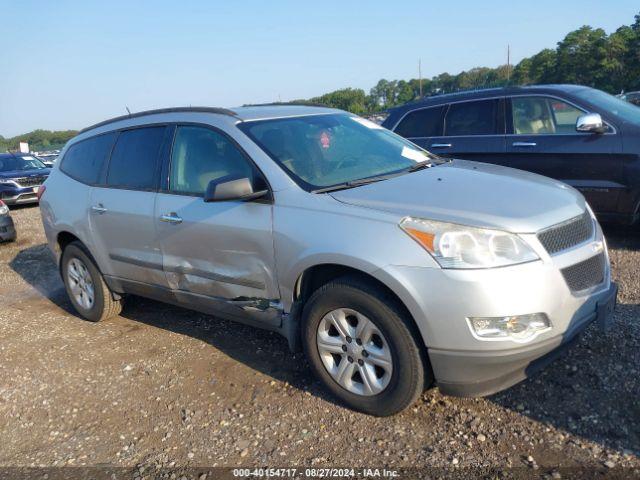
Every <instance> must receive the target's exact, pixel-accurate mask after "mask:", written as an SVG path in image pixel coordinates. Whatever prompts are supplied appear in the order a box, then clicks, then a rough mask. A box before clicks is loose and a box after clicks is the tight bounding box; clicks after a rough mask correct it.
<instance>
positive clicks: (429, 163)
mask: <svg viewBox="0 0 640 480" xmlns="http://www.w3.org/2000/svg"><path fill="white" fill-rule="evenodd" d="M431 167H433V162H432V161H431V160H422V161H421V162H418V163H416V164H415V165H412V166H410V167H409V168H407V172H417V171H418V170H422V169H423V168H431Z"/></svg>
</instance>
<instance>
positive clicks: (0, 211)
mask: <svg viewBox="0 0 640 480" xmlns="http://www.w3.org/2000/svg"><path fill="white" fill-rule="evenodd" d="M7 213H9V207H7V206H6V205H5V204H4V202H3V201H2V200H0V215H6V214H7Z"/></svg>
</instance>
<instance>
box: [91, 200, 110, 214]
mask: <svg viewBox="0 0 640 480" xmlns="http://www.w3.org/2000/svg"><path fill="white" fill-rule="evenodd" d="M91 210H93V211H94V212H96V213H97V214H99V215H102V214H103V213H105V212H106V211H107V209H106V208H104V207H103V206H102V204H101V203H99V204H98V205H94V206H93V207H91Z"/></svg>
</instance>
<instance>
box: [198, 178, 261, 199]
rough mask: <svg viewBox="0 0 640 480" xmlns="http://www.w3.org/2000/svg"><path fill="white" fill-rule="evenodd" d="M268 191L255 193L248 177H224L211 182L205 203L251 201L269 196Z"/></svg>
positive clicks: (205, 196) (205, 195)
mask: <svg viewBox="0 0 640 480" xmlns="http://www.w3.org/2000/svg"><path fill="white" fill-rule="evenodd" d="M267 193H268V190H259V191H257V192H256V191H254V190H253V185H252V184H251V180H249V179H248V178H247V177H241V178H238V177H235V178H231V177H222V178H219V179H217V180H211V181H210V182H209V185H207V191H206V192H205V194H204V201H205V202H225V201H230V200H240V201H249V200H255V199H257V198H261V197H264V196H265V195H267Z"/></svg>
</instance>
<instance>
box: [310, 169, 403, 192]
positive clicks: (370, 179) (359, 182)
mask: <svg viewBox="0 0 640 480" xmlns="http://www.w3.org/2000/svg"><path fill="white" fill-rule="evenodd" d="M396 176H398V174H397V173H394V174H393V175H380V176H377V177H368V178H360V179H358V180H351V181H349V182H343V183H338V184H337V185H332V186H330V187H323V188H317V189H315V190H311V193H327V192H335V191H338V190H346V189H348V188H354V187H359V186H361V185H368V184H369V183H375V182H380V181H382V180H387V179H389V178H392V177H396Z"/></svg>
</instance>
